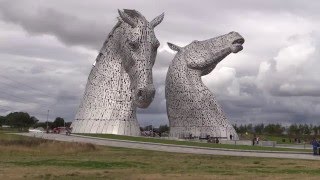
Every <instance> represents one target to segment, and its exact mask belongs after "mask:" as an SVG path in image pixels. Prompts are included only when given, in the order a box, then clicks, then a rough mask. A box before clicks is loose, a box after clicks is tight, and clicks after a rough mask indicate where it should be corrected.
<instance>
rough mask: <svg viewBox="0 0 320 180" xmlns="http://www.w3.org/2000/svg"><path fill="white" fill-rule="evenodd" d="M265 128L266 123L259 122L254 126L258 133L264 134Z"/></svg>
mask: <svg viewBox="0 0 320 180" xmlns="http://www.w3.org/2000/svg"><path fill="white" fill-rule="evenodd" d="M263 130H264V124H257V125H255V126H254V132H255V133H257V134H262V132H263Z"/></svg>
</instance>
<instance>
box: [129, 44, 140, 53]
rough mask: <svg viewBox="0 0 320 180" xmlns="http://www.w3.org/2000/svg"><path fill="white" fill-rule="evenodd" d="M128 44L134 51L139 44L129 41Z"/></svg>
mask: <svg viewBox="0 0 320 180" xmlns="http://www.w3.org/2000/svg"><path fill="white" fill-rule="evenodd" d="M129 46H130V48H131V49H132V50H134V51H136V50H137V49H138V48H139V45H138V44H137V43H134V42H130V43H129Z"/></svg>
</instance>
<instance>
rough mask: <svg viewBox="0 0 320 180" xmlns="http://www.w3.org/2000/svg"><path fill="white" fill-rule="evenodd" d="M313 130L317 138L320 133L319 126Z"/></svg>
mask: <svg viewBox="0 0 320 180" xmlns="http://www.w3.org/2000/svg"><path fill="white" fill-rule="evenodd" d="M312 130H313V133H314V135H315V136H317V135H318V132H319V128H318V127H317V126H313V127H312Z"/></svg>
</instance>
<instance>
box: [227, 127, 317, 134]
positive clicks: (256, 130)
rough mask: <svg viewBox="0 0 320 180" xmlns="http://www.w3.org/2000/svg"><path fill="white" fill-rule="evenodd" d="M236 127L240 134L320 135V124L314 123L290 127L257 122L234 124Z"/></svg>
mask: <svg viewBox="0 0 320 180" xmlns="http://www.w3.org/2000/svg"><path fill="white" fill-rule="evenodd" d="M233 127H234V129H235V130H236V132H237V133H238V134H245V133H251V134H266V135H283V134H287V135H289V136H302V135H315V136H317V135H319V134H320V125H319V126H316V125H312V124H309V125H308V124H291V125H290V126H288V127H284V126H282V125H281V124H267V125H264V124H257V125H252V124H248V125H242V124H241V125H240V126H237V125H233Z"/></svg>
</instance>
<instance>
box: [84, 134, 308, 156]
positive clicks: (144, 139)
mask: <svg viewBox="0 0 320 180" xmlns="http://www.w3.org/2000/svg"><path fill="white" fill-rule="evenodd" d="M79 135H84V136H91V137H99V138H109V139H118V140H129V141H138V142H152V143H162V144H174V145H186V146H198V147H210V148H225V149H238V150H264V151H291V152H292V151H295V152H311V149H290V148H275V147H261V146H246V145H229V144H213V143H202V142H192V141H177V140H167V139H159V138H148V137H132V136H120V135H114V134H79Z"/></svg>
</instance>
